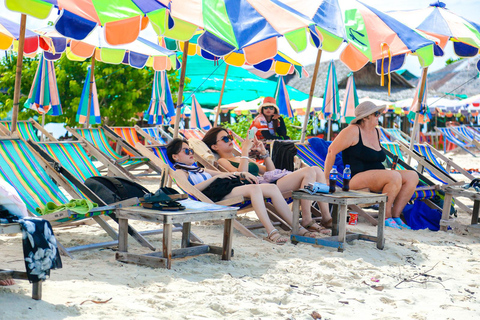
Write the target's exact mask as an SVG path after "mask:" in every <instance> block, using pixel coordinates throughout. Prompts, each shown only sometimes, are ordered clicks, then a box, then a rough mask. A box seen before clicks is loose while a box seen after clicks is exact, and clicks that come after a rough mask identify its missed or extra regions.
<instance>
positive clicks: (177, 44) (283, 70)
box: [163, 31, 308, 78]
mask: <svg viewBox="0 0 480 320" xmlns="http://www.w3.org/2000/svg"><path fill="white" fill-rule="evenodd" d="M201 34H202V31H197V32H196V33H195V35H194V36H193V37H192V38H191V39H190V41H189V43H188V55H189V56H194V55H198V56H201V57H203V58H204V59H206V60H210V61H220V60H223V61H225V63H226V64H228V65H229V66H235V67H243V66H249V67H253V68H254V69H256V70H259V71H262V72H270V71H271V72H274V73H275V74H277V75H282V76H285V75H287V74H294V73H297V74H298V76H299V77H300V78H302V77H308V72H307V70H306V69H305V67H304V66H303V65H302V64H301V63H299V62H297V61H295V60H294V59H292V58H290V57H289V56H287V55H286V54H284V53H283V52H281V51H277V54H276V55H275V56H273V57H271V58H268V59H266V60H263V61H261V62H259V63H256V64H250V63H248V62H247V57H246V55H245V51H244V50H243V49H240V50H235V51H233V52H231V53H229V54H227V55H225V56H223V57H222V56H215V55H213V54H211V53H209V52H208V51H206V50H204V49H202V48H201V47H200V46H199V45H198V43H197V40H198V38H199V37H200V36H201ZM163 40H164V41H165V46H166V48H167V49H170V50H173V51H181V50H182V49H181V48H182V42H181V41H175V40H173V39H167V38H164V39H163Z"/></svg>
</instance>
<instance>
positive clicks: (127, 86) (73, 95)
mask: <svg viewBox="0 0 480 320" xmlns="http://www.w3.org/2000/svg"><path fill="white" fill-rule="evenodd" d="M38 60H39V59H30V58H24V60H23V68H22V83H21V96H20V106H19V109H20V112H19V117H18V118H19V120H22V119H29V118H31V117H33V116H35V115H36V114H37V112H36V111H33V110H30V109H28V108H25V107H24V106H23V105H24V103H25V101H26V100H27V97H28V94H29V92H30V88H31V85H32V83H33V79H34V77H35V72H36V70H37V66H38ZM90 63H91V62H90V59H89V60H87V61H84V62H78V61H70V60H68V59H67V58H66V57H65V56H63V57H62V58H61V59H60V60H58V61H56V62H55V73H56V76H57V85H58V91H59V94H60V101H61V104H62V109H63V115H61V116H55V117H54V116H48V115H47V118H46V122H63V123H66V124H67V125H69V126H77V125H78V124H77V122H76V120H75V117H76V114H77V110H78V105H79V103H80V96H81V94H82V89H83V84H84V81H85V77H86V75H87V67H88V66H89V65H90ZM16 64H17V59H16V55H13V54H12V55H10V56H7V57H5V58H3V59H2V60H1V61H0V88H1V89H3V90H6V93H5V94H0V117H5V116H6V114H7V113H8V112H9V111H10V110H11V109H12V107H13V93H14V92H13V91H14V85H15V71H16ZM153 75H154V70H153V69H152V68H144V69H135V68H132V67H130V66H126V65H121V64H120V65H113V64H106V63H101V62H98V61H97V62H96V63H95V81H96V85H97V92H98V101H99V105H100V114H101V116H102V124H108V125H115V126H124V125H133V124H134V123H135V122H136V121H138V120H139V118H140V115H139V113H141V112H143V111H145V110H147V109H148V106H149V104H150V98H151V94H152V84H153ZM177 78H178V71H169V72H168V80H169V83H170V90H171V92H172V97H173V100H174V102H176V98H177V94H176V93H177V91H178V80H177ZM87 81H88V80H87ZM186 82H187V83H188V82H189V81H188V79H186Z"/></svg>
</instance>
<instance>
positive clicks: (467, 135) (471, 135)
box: [450, 126, 480, 150]
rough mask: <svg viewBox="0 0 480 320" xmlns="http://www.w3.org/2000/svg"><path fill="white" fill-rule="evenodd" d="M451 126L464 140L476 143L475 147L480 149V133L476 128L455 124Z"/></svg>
mask: <svg viewBox="0 0 480 320" xmlns="http://www.w3.org/2000/svg"><path fill="white" fill-rule="evenodd" d="M450 128H452V130H453V131H455V132H456V133H457V134H458V136H460V137H461V138H462V139H463V140H465V141H467V142H469V143H470V144H472V145H474V146H475V148H477V149H479V150H480V142H479V140H480V134H478V133H477V132H476V131H475V130H473V129H472V128H469V127H467V126H453V127H450Z"/></svg>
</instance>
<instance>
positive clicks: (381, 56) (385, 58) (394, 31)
mask: <svg viewBox="0 0 480 320" xmlns="http://www.w3.org/2000/svg"><path fill="white" fill-rule="evenodd" d="M345 30H346V35H347V42H348V45H347V46H346V48H345V49H344V50H343V51H342V53H341V54H340V60H342V62H343V63H345V64H346V65H347V66H348V68H350V70H352V71H358V70H360V69H361V68H362V67H363V66H365V65H366V64H367V63H368V62H372V63H376V71H377V74H379V75H381V76H382V85H383V75H384V74H385V73H388V75H389V82H388V84H389V88H390V73H391V72H393V71H396V70H398V69H400V68H401V67H402V66H403V63H404V61H405V56H406V55H407V54H413V55H415V56H417V57H418V60H419V62H420V65H421V66H422V68H425V67H428V66H429V65H430V64H431V63H432V62H433V58H434V45H435V42H434V41H432V40H429V39H427V38H426V37H424V36H423V35H421V34H420V33H419V32H418V31H416V30H413V29H411V28H409V27H407V26H406V25H404V24H403V23H401V22H399V21H398V20H396V19H394V18H392V17H391V16H389V15H387V14H385V13H383V12H381V11H379V10H377V9H375V8H372V7H370V6H368V5H366V4H362V3H360V2H356V4H355V6H354V7H352V8H349V9H347V10H345Z"/></svg>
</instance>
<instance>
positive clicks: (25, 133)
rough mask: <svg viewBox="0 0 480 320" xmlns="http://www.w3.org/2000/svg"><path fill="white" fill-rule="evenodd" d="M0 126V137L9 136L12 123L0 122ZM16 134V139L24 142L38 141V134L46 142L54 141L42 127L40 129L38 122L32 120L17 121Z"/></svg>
mask: <svg viewBox="0 0 480 320" xmlns="http://www.w3.org/2000/svg"><path fill="white" fill-rule="evenodd" d="M0 124H1V125H2V126H1V127H0V135H4V136H7V135H8V136H10V132H11V128H12V123H11V121H1V122H0ZM5 128H6V129H7V130H8V132H6V134H5V130H4V129H5ZM17 132H18V137H20V138H22V139H24V140H33V141H40V138H39V136H38V133H40V135H43V136H44V137H45V139H46V140H50V141H55V140H57V139H55V138H54V137H53V136H52V135H51V134H50V133H49V132H48V131H47V130H45V128H44V127H42V126H41V125H40V124H39V123H38V122H36V121H35V120H33V119H30V120H25V121H18V122H17Z"/></svg>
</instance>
